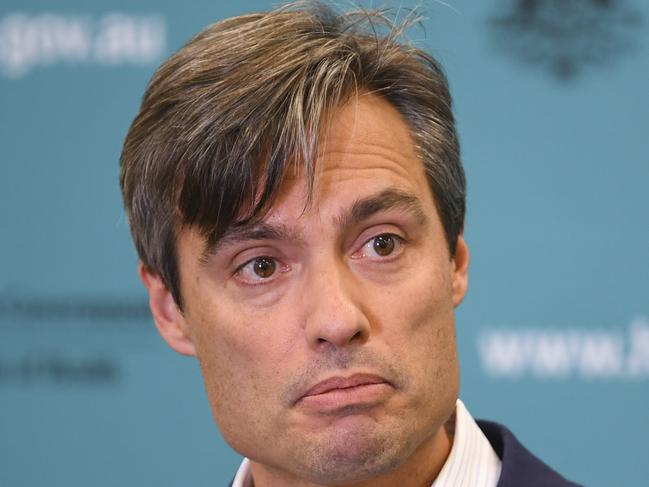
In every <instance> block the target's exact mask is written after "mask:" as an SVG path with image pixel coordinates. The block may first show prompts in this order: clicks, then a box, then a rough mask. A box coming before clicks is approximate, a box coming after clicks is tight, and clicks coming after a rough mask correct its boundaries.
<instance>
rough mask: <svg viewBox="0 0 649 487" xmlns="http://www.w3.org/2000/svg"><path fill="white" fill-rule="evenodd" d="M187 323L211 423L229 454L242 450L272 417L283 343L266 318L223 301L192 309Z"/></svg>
mask: <svg viewBox="0 0 649 487" xmlns="http://www.w3.org/2000/svg"><path fill="white" fill-rule="evenodd" d="M273 321H275V320H273ZM188 323H189V324H190V326H191V327H192V330H193V334H192V335H193V336H192V338H193V340H194V342H195V343H194V344H195V346H196V350H197V357H198V360H199V363H200V367H201V372H202V374H203V380H204V383H205V390H206V392H207V395H208V398H209V402H210V405H211V408H212V414H213V416H214V419H215V421H216V423H217V424H218V426H219V429H220V431H221V433H222V434H223V437H224V438H225V439H226V441H228V442H229V443H230V444H231V445H232V446H233V448H235V449H236V450H239V451H240V450H242V449H245V448H246V444H247V441H248V439H247V436H246V434H245V432H246V431H255V432H256V434H258V435H263V434H264V432H265V431H266V429H267V428H266V426H265V425H266V422H265V421H264V419H265V417H271V416H272V415H273V414H274V412H275V411H274V410H273V409H274V408H275V407H276V401H274V399H273V398H274V397H275V396H274V395H273V393H274V391H275V393H276V391H277V390H279V389H280V387H281V383H280V374H281V371H280V370H279V367H278V364H281V363H282V359H281V357H282V356H285V353H284V350H283V348H282V346H281V343H282V342H281V341H278V338H279V337H278V336H277V334H275V333H273V328H272V327H270V326H268V325H270V323H269V320H268V317H267V316H266V317H263V316H257V314H255V313H246V312H244V311H243V310H242V309H241V307H239V306H228V304H227V303H225V302H224V300H220V302H219V303H211V304H210V305H205V306H203V307H201V308H197V307H195V308H194V312H193V313H192V314H191V315H190V316H189V317H188ZM260 401H263V404H264V405H265V406H264V408H263V412H264V416H262V415H261V413H260V411H261V409H262V408H259V404H260ZM250 441H253V440H252V439H250Z"/></svg>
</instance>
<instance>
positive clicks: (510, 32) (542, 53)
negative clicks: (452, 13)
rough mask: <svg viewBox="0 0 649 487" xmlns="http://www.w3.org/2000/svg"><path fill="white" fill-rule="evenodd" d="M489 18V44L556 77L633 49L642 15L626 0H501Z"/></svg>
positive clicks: (602, 64) (611, 60) (603, 63)
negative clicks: (498, 6)
mask: <svg viewBox="0 0 649 487" xmlns="http://www.w3.org/2000/svg"><path fill="white" fill-rule="evenodd" d="M500 3H501V8H500V10H499V12H498V13H497V14H496V15H494V16H493V17H492V18H491V19H490V27H491V33H492V37H493V40H494V43H495V45H496V46H497V48H499V49H500V50H501V51H503V52H505V53H506V54H508V55H510V56H511V57H513V58H514V59H516V60H517V61H519V62H521V63H523V64H525V65H531V66H540V67H542V68H544V69H546V70H547V71H549V72H550V73H551V74H552V75H554V76H555V77H557V78H559V79H563V80H568V79H573V78H575V77H576V76H577V75H579V74H580V73H581V72H582V71H583V70H584V69H585V68H586V67H590V66H599V67H605V66H609V65H612V64H614V63H615V62H617V61H618V60H619V59H620V58H622V57H624V56H625V55H628V54H630V53H632V52H634V51H636V50H637V47H638V46H637V37H638V34H640V33H641V29H640V28H641V27H642V26H643V18H642V15H641V13H640V12H638V11H637V10H635V9H633V8H631V7H629V6H628V2H627V1H626V0H503V1H501V2H500Z"/></svg>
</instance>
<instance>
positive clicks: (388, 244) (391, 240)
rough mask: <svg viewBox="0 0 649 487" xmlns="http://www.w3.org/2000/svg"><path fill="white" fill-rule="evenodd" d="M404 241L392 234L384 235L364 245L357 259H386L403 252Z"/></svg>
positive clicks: (373, 238)
mask: <svg viewBox="0 0 649 487" xmlns="http://www.w3.org/2000/svg"><path fill="white" fill-rule="evenodd" d="M402 245H403V239H402V238H401V237H399V236H397V235H394V234H392V233H382V234H380V235H377V236H375V237H372V238H371V239H369V240H368V241H367V242H365V243H364V244H363V247H362V248H361V250H360V252H359V253H357V255H356V256H357V257H365V258H370V259H371V258H374V259H384V258H386V257H390V256H391V255H397V254H398V253H399V252H400V251H401V247H402Z"/></svg>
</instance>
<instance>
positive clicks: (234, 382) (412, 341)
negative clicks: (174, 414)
mask: <svg viewBox="0 0 649 487" xmlns="http://www.w3.org/2000/svg"><path fill="white" fill-rule="evenodd" d="M323 142H324V143H323V144H322V146H321V155H320V157H319V158H318V160H317V161H316V167H317V171H318V172H317V175H316V184H315V192H314V194H313V202H312V204H311V205H310V206H308V207H306V210H305V201H306V182H305V180H304V178H303V177H302V175H301V174H291V175H289V177H288V179H287V180H286V181H285V182H284V185H283V187H282V190H281V193H280V195H279V198H278V199H277V200H276V202H275V204H274V205H273V207H272V209H271V211H270V212H269V213H268V214H267V215H266V217H265V218H264V220H263V224H262V225H258V226H257V227H255V228H253V229H247V231H243V232H239V233H237V234H231V235H229V236H227V237H226V238H225V239H224V240H223V241H221V244H220V245H217V247H216V248H214V249H210V250H211V251H209V252H206V248H205V242H204V241H203V239H202V238H201V237H200V236H199V235H198V233H197V232H195V231H193V230H186V231H183V232H182V233H181V235H180V236H179V240H178V258H179V269H180V276H181V292H182V296H183V299H184V303H185V305H184V310H183V312H182V313H181V312H179V311H178V309H177V308H176V306H175V304H174V302H173V298H172V297H171V295H170V293H169V292H168V290H167V289H166V288H165V287H164V284H163V283H162V282H161V280H160V278H159V277H158V276H157V275H154V274H151V273H149V272H148V271H147V270H146V269H145V268H143V267H142V266H141V267H140V273H141V277H142V279H143V281H144V283H145V285H146V286H147V288H148V290H149V293H150V303H151V309H152V311H153V315H154V318H155V321H156V324H157V326H158V328H159V330H160V332H161V334H162V336H163V337H164V338H165V339H166V340H167V342H168V343H169V344H170V345H171V346H172V347H173V348H174V349H175V350H176V351H178V352H180V353H183V354H186V355H195V356H196V357H198V360H199V362H200V366H201V370H202V373H203V377H204V381H205V387H206V390H207V393H208V397H209V400H210V404H211V407H212V412H213V415H214V418H215V420H216V422H217V424H218V426H219V428H220V430H221V432H222V434H223V436H224V438H225V439H226V441H227V442H228V443H229V444H230V445H231V446H232V447H233V448H234V449H235V450H237V451H238V452H240V453H241V454H242V455H245V456H247V457H248V458H250V460H251V462H252V473H253V478H254V481H255V486H256V487H266V486H275V485H292V486H301V485H304V486H307V485H349V486H352V485H353V486H365V485H372V486H379V487H380V486H382V485H401V486H420V485H421V486H424V485H425V486H429V485H430V483H431V482H432V480H433V479H434V478H435V476H436V475H437V473H438V472H439V470H440V469H441V467H442V465H443V463H444V461H445V459H446V457H447V456H448V453H449V451H450V446H451V440H450V439H449V438H448V437H447V435H446V434H445V430H444V423H445V422H446V421H447V420H448V418H449V417H450V416H451V415H452V413H453V411H454V408H455V400H456V398H457V394H458V382H459V379H458V377H459V372H458V363H457V356H456V346H455V324H454V308H455V307H456V306H457V305H458V304H459V303H460V302H461V301H462V299H463V297H464V295H465V293H466V289H467V267H468V251H467V248H466V244H465V242H464V240H463V239H462V238H461V237H460V238H459V239H458V247H457V251H456V253H455V256H454V257H451V256H450V254H449V251H448V245H447V242H446V239H445V235H444V230H443V227H442V224H441V221H440V219H439V215H438V213H437V210H436V208H435V204H434V201H433V197H432V194H431V191H430V188H429V186H428V184H427V181H426V177H425V174H424V168H423V165H422V163H421V161H420V160H419V158H418V157H417V154H416V152H415V146H414V143H413V140H412V138H411V136H410V134H409V132H408V128H407V127H406V125H405V123H404V122H403V120H402V119H401V118H400V116H399V114H398V112H397V111H396V110H395V109H394V108H392V107H391V106H390V105H389V104H388V103H387V102H385V101H383V100H382V99H380V98H378V97H377V96H375V95H370V94H364V95H359V96H358V97H355V98H352V99H351V100H350V101H349V102H347V103H346V104H345V105H343V106H341V107H340V108H339V109H338V110H337V112H336V113H335V114H334V116H333V119H332V123H331V128H330V130H329V132H328V134H327V136H326V138H325V139H324V141H323ZM327 379H333V382H329V383H325V384H324V385H323V381H325V380H327ZM346 380H347V382H345V381H346ZM348 386H353V387H348ZM314 387H316V388H315V389H314Z"/></svg>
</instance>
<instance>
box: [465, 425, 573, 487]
mask: <svg viewBox="0 0 649 487" xmlns="http://www.w3.org/2000/svg"><path fill="white" fill-rule="evenodd" d="M477 423H478V426H480V429H481V430H482V432H483V433H484V434H485V436H486V437H487V439H488V440H489V443H491V446H492V447H493V449H494V450H495V451H496V454H497V455H498V457H500V460H501V461H502V470H501V471H500V479H498V485H497V486H496V487H580V486H579V485H578V484H574V483H572V482H570V481H568V480H566V479H564V478H563V477H562V476H561V475H559V474H558V473H557V472H555V471H554V470H552V469H551V468H550V467H548V466H547V465H546V464H545V463H543V462H542V461H541V460H539V459H538V458H536V457H535V456H534V455H532V454H531V453H530V452H529V451H528V450H527V448H525V447H524V446H523V445H521V444H520V443H519V442H518V440H517V439H516V437H515V436H514V435H513V434H512V432H511V431H509V430H508V429H507V428H505V427H504V426H503V425H501V424H498V423H492V422H491V421H483V420H478V421H477Z"/></svg>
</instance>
